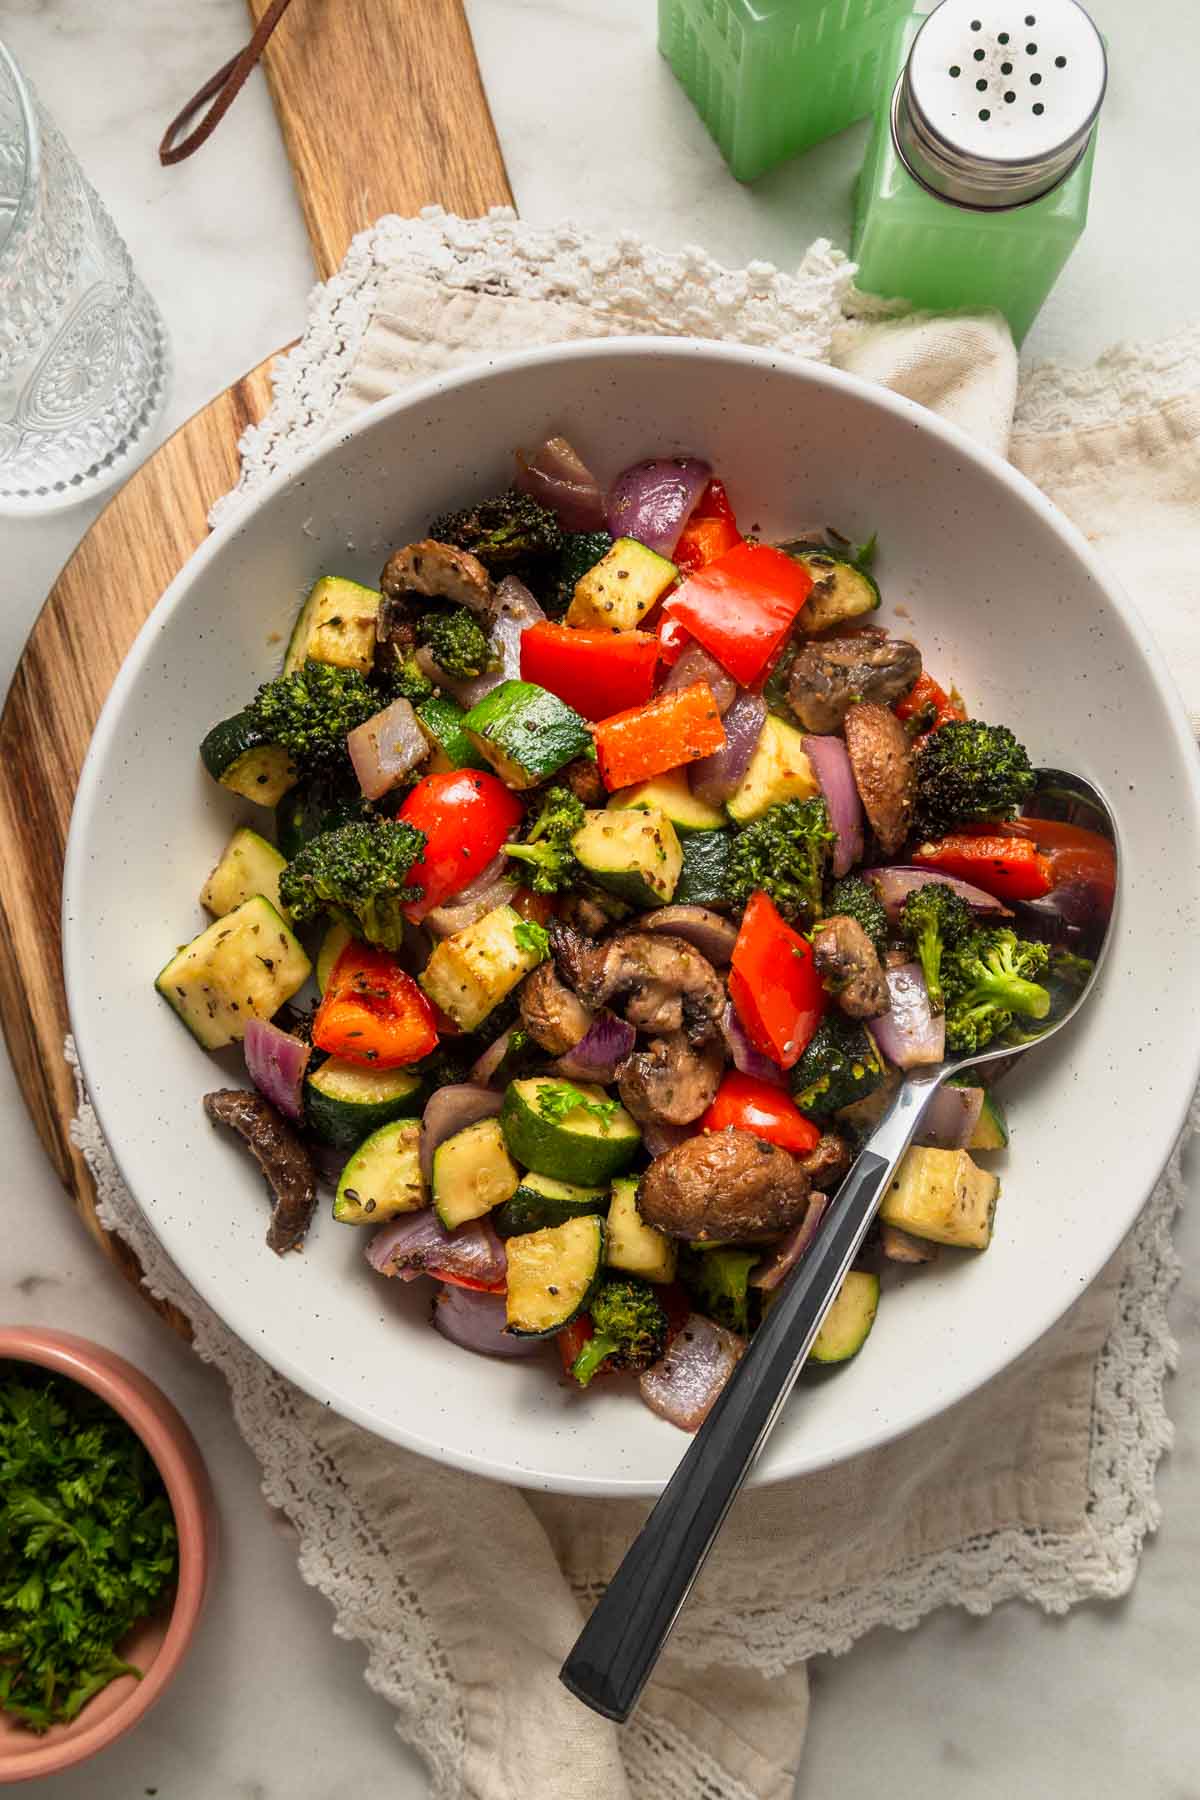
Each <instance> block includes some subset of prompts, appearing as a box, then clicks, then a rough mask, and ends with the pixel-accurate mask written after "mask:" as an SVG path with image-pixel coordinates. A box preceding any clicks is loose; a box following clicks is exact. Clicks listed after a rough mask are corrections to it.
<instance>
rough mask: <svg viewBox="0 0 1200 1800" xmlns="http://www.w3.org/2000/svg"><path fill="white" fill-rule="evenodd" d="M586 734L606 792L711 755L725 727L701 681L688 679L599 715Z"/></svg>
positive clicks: (707, 689)
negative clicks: (645, 701) (628, 707)
mask: <svg viewBox="0 0 1200 1800" xmlns="http://www.w3.org/2000/svg"><path fill="white" fill-rule="evenodd" d="M592 735H593V736H594V738H595V740H596V760H597V762H598V763H599V765H600V775H601V778H602V779H603V782H604V785H605V787H606V788H608V790H609V791H610V793H611V792H612V791H613V789H615V788H623V787H631V786H632V785H633V783H634V782H635V781H649V779H650V777H651V776H652V775H661V774H662V773H663V771H664V770H666V769H677V768H678V767H679V765H680V764H681V763H688V762H695V761H696V759H697V758H698V757H701V756H711V755H712V753H713V751H714V750H719V749H720V748H721V746H722V745H723V744H724V742H725V727H724V726H723V725H722V723H721V715H720V713H719V712H718V711H717V703H716V701H715V700H714V699H713V696H712V689H711V688H710V687H709V685H708V683H707V681H694V682H693V683H692V684H691V686H690V687H685V688H675V689H674V690H673V691H672V692H671V693H669V694H660V695H659V696H658V698H657V700H651V702H650V704H649V705H648V706H639V707H635V708H634V710H633V711H632V712H621V713H617V714H615V715H614V717H613V718H611V719H602V720H601V721H600V723H599V724H598V725H596V726H594V727H593V732H592Z"/></svg>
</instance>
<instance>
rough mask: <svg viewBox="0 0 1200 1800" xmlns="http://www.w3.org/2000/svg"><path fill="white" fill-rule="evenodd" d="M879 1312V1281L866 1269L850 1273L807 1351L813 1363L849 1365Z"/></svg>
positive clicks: (868, 1333) (868, 1334)
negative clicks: (844, 1363)
mask: <svg viewBox="0 0 1200 1800" xmlns="http://www.w3.org/2000/svg"><path fill="white" fill-rule="evenodd" d="M878 1310H879V1277H878V1275H872V1274H869V1273H868V1271H867V1270H866V1269H851V1270H850V1273H849V1274H848V1275H847V1276H846V1278H845V1280H844V1281H843V1282H842V1285H841V1287H840V1288H839V1289H838V1294H837V1299H836V1300H835V1301H834V1303H833V1305H832V1306H831V1307H830V1309H829V1311H828V1312H827V1313H826V1314H825V1318H824V1321H823V1323H822V1325H821V1329H820V1331H818V1333H817V1335H816V1338H815V1340H814V1342H813V1347H812V1349H811V1350H810V1351H809V1353H808V1355H809V1360H810V1361H811V1362H815V1363H843V1362H849V1361H850V1358H851V1357H852V1356H857V1355H858V1353H859V1351H860V1350H861V1349H862V1347H863V1345H864V1344H865V1343H866V1341H867V1339H868V1338H869V1337H870V1335H871V1327H872V1325H874V1323H875V1314H876V1313H877V1312H878Z"/></svg>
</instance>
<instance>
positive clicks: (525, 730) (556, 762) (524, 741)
mask: <svg viewBox="0 0 1200 1800" xmlns="http://www.w3.org/2000/svg"><path fill="white" fill-rule="evenodd" d="M462 728H463V731H464V733H465V734H466V736H467V738H468V740H469V741H470V742H471V743H472V744H473V745H474V746H475V748H476V750H477V751H478V752H479V754H480V756H482V757H483V758H484V759H485V760H486V761H487V762H488V763H489V764H490V766H491V767H492V768H493V769H494V770H495V771H496V774H497V775H499V777H500V779H501V781H504V782H507V784H508V786H509V787H511V788H517V789H524V788H533V787H537V786H538V785H539V783H541V782H543V781H548V780H549V779H550V777H551V775H553V774H555V773H556V771H557V770H559V769H561V768H562V766H563V764H564V763H569V762H574V760H575V758H576V757H577V756H585V755H587V754H588V753H590V751H591V749H592V734H591V732H590V731H589V730H588V727H587V724H586V722H585V721H584V720H583V719H581V718H580V716H579V714H578V713H577V712H576V711H575V709H574V708H573V707H570V706H568V705H567V704H566V702H565V700H560V699H559V697H558V695H557V694H551V693H549V692H548V691H547V690H546V689H545V688H541V687H537V686H535V684H534V683H533V682H532V681H502V682H501V683H500V685H499V687H495V688H493V689H492V691H491V693H490V694H485V695H484V697H483V699H482V700H481V701H480V702H479V704H478V705H477V706H473V707H472V708H471V710H470V712H469V713H468V714H467V716H466V718H465V719H464V720H463V724H462Z"/></svg>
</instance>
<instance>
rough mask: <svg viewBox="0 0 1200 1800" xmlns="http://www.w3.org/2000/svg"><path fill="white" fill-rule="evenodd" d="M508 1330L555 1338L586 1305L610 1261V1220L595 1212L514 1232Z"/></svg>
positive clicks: (508, 1246)
mask: <svg viewBox="0 0 1200 1800" xmlns="http://www.w3.org/2000/svg"><path fill="white" fill-rule="evenodd" d="M505 1249H506V1251H507V1253H508V1294H507V1299H506V1302H505V1314H506V1320H507V1329H508V1330H509V1331H511V1332H512V1334H513V1336H514V1337H550V1336H551V1335H552V1334H553V1333H554V1332H556V1331H561V1330H562V1328H563V1326H564V1325H569V1324H570V1323H571V1320H572V1319H573V1318H575V1317H576V1316H577V1314H579V1313H581V1312H582V1311H583V1310H584V1308H585V1307H586V1305H587V1303H588V1301H589V1299H590V1298H591V1295H592V1290H593V1288H594V1287H595V1286H596V1283H597V1281H598V1280H599V1277H600V1272H601V1269H602V1267H603V1261H604V1221H603V1220H602V1219H601V1218H599V1217H598V1216H597V1215H596V1214H595V1213H590V1214H588V1215H587V1217H585V1218H582V1219H567V1220H565V1221H564V1223H563V1224H561V1225H550V1226H547V1227H546V1229H545V1230H544V1231H529V1232H524V1233H523V1234H522V1235H521V1236H520V1237H511V1238H509V1240H508V1243H507V1244H506V1245H505Z"/></svg>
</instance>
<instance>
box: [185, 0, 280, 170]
mask: <svg viewBox="0 0 1200 1800" xmlns="http://www.w3.org/2000/svg"><path fill="white" fill-rule="evenodd" d="M291 3H292V0H271V4H270V6H269V7H268V8H267V10H266V12H265V13H264V14H263V16H262V18H261V19H260V20H259V21H258V24H257V26H256V27H255V31H254V36H253V37H252V38H251V39H250V42H249V43H248V44H247V45H246V47H245V49H243V50H239V51H238V53H237V55H236V56H231V57H230V59H229V61H228V62H227V63H226V64H225V65H224V67H223V68H220V69H218V70H217V72H216V74H215V75H213V76H212V77H210V79H209V80H208V81H206V82H205V84H204V86H203V87H202V88H200V89H199V90H198V91H197V92H196V93H194V94H193V95H192V97H191V99H190V100H189V101H188V103H187V105H186V106H185V107H183V108H182V109H181V110H180V111H179V112H177V113H176V115H175V117H174V118H173V119H172V120H171V123H170V124H169V125H168V126H167V129H166V130H165V131H164V132H163V137H162V142H161V144H160V145H159V146H158V160H159V162H160V163H163V164H164V165H166V164H169V163H177V162H183V160H184V159H185V157H188V156H190V155H191V154H192V152H193V150H198V149H199V148H200V146H201V144H203V143H205V142H206V141H207V140H208V139H209V138H210V137H211V136H212V134H213V132H214V131H215V130H216V128H217V126H218V125H219V124H220V123H221V120H222V119H223V118H224V117H225V114H226V113H227V112H228V111H229V108H230V107H231V106H232V105H233V102H234V101H235V100H236V99H237V97H238V94H239V93H240V92H241V88H242V84H243V82H244V81H245V79H246V77H247V75H249V73H250V71H251V69H253V67H254V65H255V63H256V62H257V61H258V59H259V57H260V56H261V55H262V53H263V51H264V50H265V49H266V47H267V43H268V41H269V39H270V36H271V33H272V32H273V31H274V29H275V27H276V26H277V25H278V23H279V21H280V19H282V17H283V15H284V13H285V12H286V11H287V9H288V7H289V6H290V5H291ZM209 100H211V101H212V105H211V106H210V107H209V109H208V111H207V112H206V113H205V114H204V117H203V118H202V119H201V121H200V123H199V124H198V125H197V126H196V127H195V129H194V130H193V131H190V132H189V133H188V135H187V136H186V137H185V138H184V139H183V140H182V141H181V142H180V143H176V142H175V140H176V138H177V137H178V136H179V133H180V132H181V131H182V130H183V128H184V126H185V125H187V124H189V123H190V121H191V120H192V119H194V118H195V116H196V114H197V113H198V112H199V111H200V108H201V107H202V106H204V105H205V103H206V102H207V101H209Z"/></svg>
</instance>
